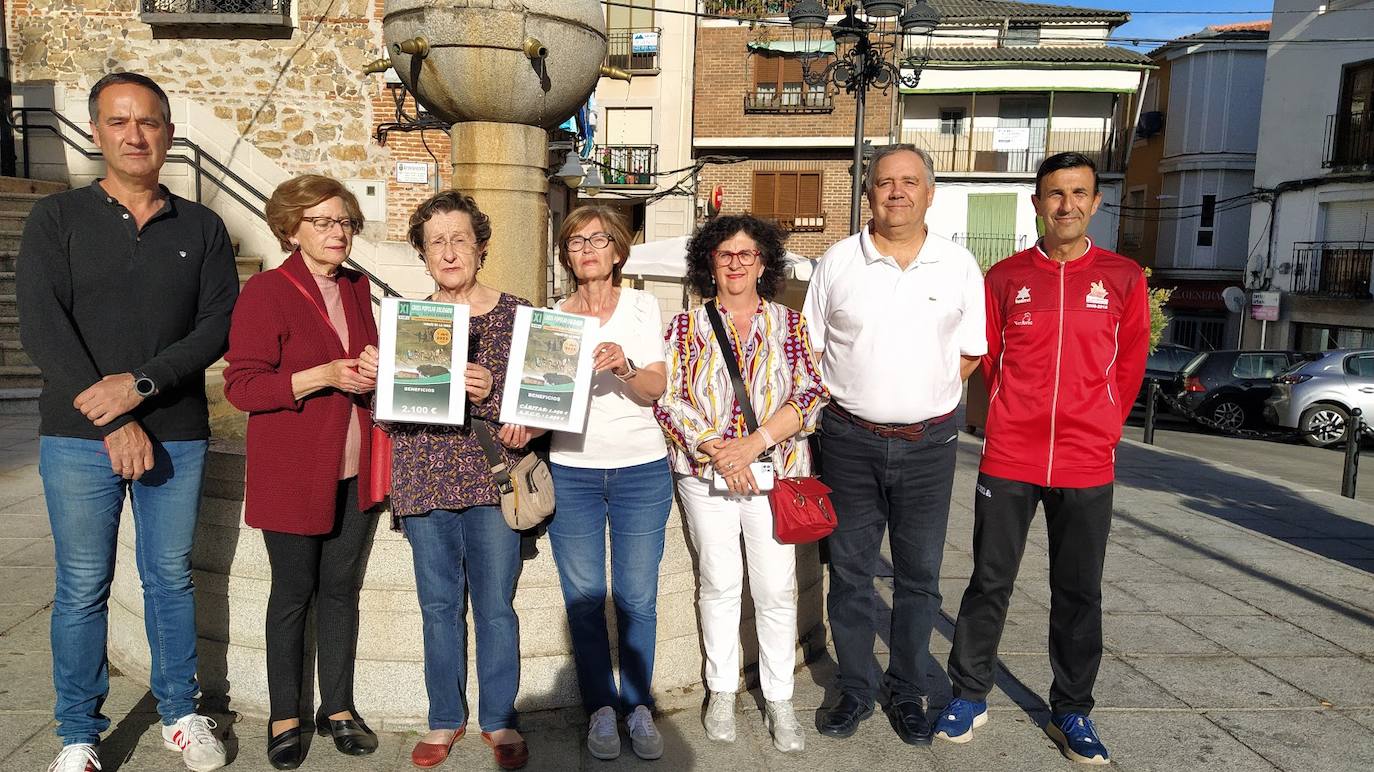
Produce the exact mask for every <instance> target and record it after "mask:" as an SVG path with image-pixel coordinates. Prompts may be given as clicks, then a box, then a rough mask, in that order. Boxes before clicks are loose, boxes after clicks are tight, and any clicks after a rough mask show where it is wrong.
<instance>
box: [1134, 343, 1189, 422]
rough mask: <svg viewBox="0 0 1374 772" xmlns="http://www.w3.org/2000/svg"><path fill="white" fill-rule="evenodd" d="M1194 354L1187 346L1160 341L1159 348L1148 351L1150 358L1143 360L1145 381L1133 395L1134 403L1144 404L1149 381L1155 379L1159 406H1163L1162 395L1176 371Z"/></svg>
mask: <svg viewBox="0 0 1374 772" xmlns="http://www.w3.org/2000/svg"><path fill="white" fill-rule="evenodd" d="M1195 356H1197V352H1196V351H1194V350H1192V349H1190V348H1188V347H1187V346H1180V345H1178V344H1177V343H1161V344H1160V345H1159V348H1156V349H1155V350H1154V351H1152V352H1150V358H1149V359H1147V360H1145V382H1144V383H1143V384H1141V385H1140V392H1139V393H1138V394H1136V395H1135V401H1136V404H1137V405H1143V404H1145V395H1146V394H1148V393H1149V391H1150V381H1155V382H1157V383H1158V384H1159V393H1160V402H1159V406H1160V407H1163V405H1164V401H1163V395H1164V394H1167V393H1168V392H1169V387H1170V385H1172V384H1173V382H1174V379H1175V378H1176V377H1177V376H1178V371H1179V370H1182V369H1183V367H1184V366H1185V365H1187V364H1188V363H1189V362H1191V361H1193V357H1195Z"/></svg>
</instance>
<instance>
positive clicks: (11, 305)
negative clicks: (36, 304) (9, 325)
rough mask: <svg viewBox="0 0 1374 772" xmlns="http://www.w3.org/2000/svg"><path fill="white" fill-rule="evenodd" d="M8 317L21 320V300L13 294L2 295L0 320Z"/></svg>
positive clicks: (0, 297) (0, 299) (0, 296)
mask: <svg viewBox="0 0 1374 772" xmlns="http://www.w3.org/2000/svg"><path fill="white" fill-rule="evenodd" d="M6 316H13V317H15V318H16V319H17V318H19V300H18V299H17V298H16V297H15V296H14V293H13V292H11V293H9V294H8V295H0V318H3V317H6Z"/></svg>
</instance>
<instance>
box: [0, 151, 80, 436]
mask: <svg viewBox="0 0 1374 772" xmlns="http://www.w3.org/2000/svg"><path fill="white" fill-rule="evenodd" d="M66 188H67V186H66V185H64V184H62V183H59V182H47V181H42V180H26V179H18V178H13V177H3V178H0V414H7V413H8V414H14V413H29V414H32V413H37V412H38V392H39V390H40V389H41V387H42V386H43V378H42V376H41V375H40V374H39V372H38V368H37V367H35V366H34V364H33V362H32V361H31V360H30V359H29V357H28V355H27V354H25V353H24V349H23V348H21V347H20V345H19V310H18V303H17V302H16V299H15V290H14V271H15V266H16V265H17V263H18V261H19V238H20V236H21V235H23V232H24V220H26V219H27V218H28V216H29V210H31V209H32V208H33V205H34V202H36V201H37V200H38V199H40V198H42V197H44V196H46V195H48V194H50V193H56V192H58V191H60V190H66Z"/></svg>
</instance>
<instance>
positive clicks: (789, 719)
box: [763, 700, 806, 753]
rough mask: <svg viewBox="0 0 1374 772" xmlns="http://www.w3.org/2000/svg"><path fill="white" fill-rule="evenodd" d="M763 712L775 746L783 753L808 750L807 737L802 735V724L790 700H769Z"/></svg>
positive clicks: (764, 705)
mask: <svg viewBox="0 0 1374 772" xmlns="http://www.w3.org/2000/svg"><path fill="white" fill-rule="evenodd" d="M763 713H764V721H765V723H767V724H768V733H769V734H771V735H773V747H774V748H777V749H778V750H779V751H782V752H783V753H801V752H802V751H804V750H806V738H805V737H804V736H802V728H801V724H800V723H798V721H797V714H796V711H794V710H792V702H791V701H790V700H777V701H776V702H775V701H773V700H768V701H767V702H765V703H764V704H763Z"/></svg>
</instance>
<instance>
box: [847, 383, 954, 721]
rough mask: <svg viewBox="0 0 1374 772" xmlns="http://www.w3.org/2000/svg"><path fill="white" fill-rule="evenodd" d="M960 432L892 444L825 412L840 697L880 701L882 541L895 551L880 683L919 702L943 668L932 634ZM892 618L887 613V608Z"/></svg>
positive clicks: (943, 429) (941, 430)
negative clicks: (877, 580)
mask: <svg viewBox="0 0 1374 772" xmlns="http://www.w3.org/2000/svg"><path fill="white" fill-rule="evenodd" d="M957 452H958V427H957V426H955V424H954V421H945V422H944V423H941V424H937V425H935V426H932V427H931V428H930V429H929V430H928V431H927V432H926V434H925V436H923V437H922V438H921V439H919V440H916V441H911V440H903V439H886V438H883V437H879V436H878V435H876V434H873V433H872V432H870V431H868V430H867V429H864V428H862V427H859V426H856V425H854V424H852V423H849V422H848V421H846V420H845V419H844V418H843V417H841V416H839V415H837V414H836V413H835V412H834V411H831V410H826V411H824V412H822V414H821V420H820V459H821V479H822V480H823V481H824V482H825V484H826V485H829V486H830V487H831V489H832V490H833V492H832V493H831V494H830V501H831V503H832V504H834V506H835V517H836V518H837V520H838V523H837V525H836V527H835V530H834V532H833V533H831V534H830V536H828V537H826V541H827V546H828V548H829V550H830V592H829V594H828V596H827V598H826V601H827V606H828V609H829V612H830V636H831V638H833V639H834V641H835V655H836V659H837V660H838V664H839V678H838V684H837V685H838V686H839V688H840V691H842V692H844V693H846V694H849V695H852V696H854V697H856V698H858V699H860V700H862V701H864V702H867V703H870V704H871V703H872V702H873V701H874V700H875V699H877V698H878V697H879V683H878V676H877V670H876V668H875V667H874V662H875V661H874V658H873V643H874V637H875V635H876V632H877V615H878V613H879V606H878V594H877V593H876V592H875V591H874V588H873V577H874V576H875V574H876V573H877V572H878V569H879V568H880V566H881V563H882V546H883V535H884V533H885V532H886V534H887V537H888V541H889V543H890V544H891V547H892V574H893V592H892V612H891V620H892V627H891V629H892V634H891V637H890V639H889V647H888V648H889V651H890V656H889V657H888V665H887V672H886V673H884V674H883V685H885V686H886V687H887V692H888V698H889V699H890V701H891V702H892V703H894V704H895V703H899V702H911V701H920V700H923V699H924V698H925V696H926V695H928V694H929V693H930V691H929V690H930V687H931V686H932V685H933V684H932V683H931V681H932V679H933V678H934V677H938V669H939V666H938V665H936V664H935V662H934V660H932V659H931V657H930V631H931V628H932V627H933V626H934V624H935V615H936V614H937V613H939V611H940V561H941V559H942V558H943V557H944V546H945V528H946V525H947V524H948V522H949V500H950V493H951V491H952V489H953V486H954V464H955V459H956V454H957ZM883 612H886V609H883Z"/></svg>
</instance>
